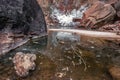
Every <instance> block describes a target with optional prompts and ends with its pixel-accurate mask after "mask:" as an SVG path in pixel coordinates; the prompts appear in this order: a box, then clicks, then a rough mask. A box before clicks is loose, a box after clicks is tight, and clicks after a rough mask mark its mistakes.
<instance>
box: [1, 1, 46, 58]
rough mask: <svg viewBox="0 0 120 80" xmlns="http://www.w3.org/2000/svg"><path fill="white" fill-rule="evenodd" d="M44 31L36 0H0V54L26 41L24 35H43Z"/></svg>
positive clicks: (43, 20)
mask: <svg viewBox="0 0 120 80" xmlns="http://www.w3.org/2000/svg"><path fill="white" fill-rule="evenodd" d="M46 32H47V29H46V22H45V19H44V15H43V12H42V9H41V8H40V6H39V4H38V3H37V1H36V0H0V41H1V42H0V56H1V54H5V53H7V52H8V51H10V50H12V49H15V48H16V47H18V46H20V45H22V44H24V43H25V42H27V41H28V37H27V36H26V35H30V37H32V36H31V35H37V36H43V35H45V34H46ZM20 35H22V36H20Z"/></svg>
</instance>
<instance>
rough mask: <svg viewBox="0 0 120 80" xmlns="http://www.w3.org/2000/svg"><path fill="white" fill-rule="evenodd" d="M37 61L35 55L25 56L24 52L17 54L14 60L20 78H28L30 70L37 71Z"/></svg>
mask: <svg viewBox="0 0 120 80" xmlns="http://www.w3.org/2000/svg"><path fill="white" fill-rule="evenodd" d="M35 60H36V55H35V54H29V53H27V54H25V53H23V52H17V53H16V55H15V56H14V58H13V63H14V68H15V71H16V74H17V75H18V76H20V77H26V76H28V75H29V71H30V70H35V67H36V64H35V62H34V61H35Z"/></svg>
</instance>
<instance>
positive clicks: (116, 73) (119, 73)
mask: <svg viewBox="0 0 120 80" xmlns="http://www.w3.org/2000/svg"><path fill="white" fill-rule="evenodd" d="M109 72H110V74H111V75H112V77H113V79H114V80H120V67H118V66H114V67H112V68H110V69H109Z"/></svg>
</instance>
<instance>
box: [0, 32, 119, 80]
mask: <svg viewBox="0 0 120 80" xmlns="http://www.w3.org/2000/svg"><path fill="white" fill-rule="evenodd" d="M51 34H52V35H51ZM67 35H69V37H70V39H71V37H72V39H71V40H69V37H68V36H67V38H66V36H64V37H65V38H64V37H61V35H60V34H59V35H58V33H50V34H49V36H48V37H42V38H38V39H34V40H31V41H29V42H28V43H27V44H25V45H23V46H21V47H19V48H17V49H16V50H13V51H11V52H10V53H9V54H7V55H6V56H3V57H1V58H0V80H112V79H111V77H110V76H109V75H108V73H107V67H109V65H111V64H112V61H111V58H112V56H113V54H112V53H113V52H114V53H115V54H117V53H118V52H117V50H114V49H111V48H110V47H105V44H104V41H102V40H96V39H93V38H92V39H90V38H84V37H83V38H82V37H79V36H78V35H75V34H67ZM73 35H75V37H73ZM53 43H54V44H53ZM103 45H104V47H103ZM86 46H87V48H86ZM98 46H102V48H99V47H98ZM98 48H99V49H98ZM18 51H22V52H29V53H35V54H36V55H37V60H36V65H37V68H36V70H35V71H33V72H30V75H29V76H28V77H26V78H19V77H18V76H17V75H15V72H14V68H13V64H12V61H11V58H12V57H13V56H14V54H15V53H16V52H18ZM81 58H82V59H81ZM83 60H84V62H83ZM85 65H86V66H85ZM85 67H86V68H87V69H86V70H85Z"/></svg>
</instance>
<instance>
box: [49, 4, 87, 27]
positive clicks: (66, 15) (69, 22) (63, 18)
mask: <svg viewBox="0 0 120 80" xmlns="http://www.w3.org/2000/svg"><path fill="white" fill-rule="evenodd" d="M87 8H88V6H87V4H86V5H82V6H81V7H80V8H79V9H73V10H71V11H69V12H63V11H61V10H59V9H58V8H56V7H53V6H51V10H52V12H51V18H52V19H53V20H57V21H58V23H59V24H60V25H61V26H73V25H75V23H74V22H73V18H80V19H81V18H82V16H83V13H84V12H85V11H86V10H87Z"/></svg>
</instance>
